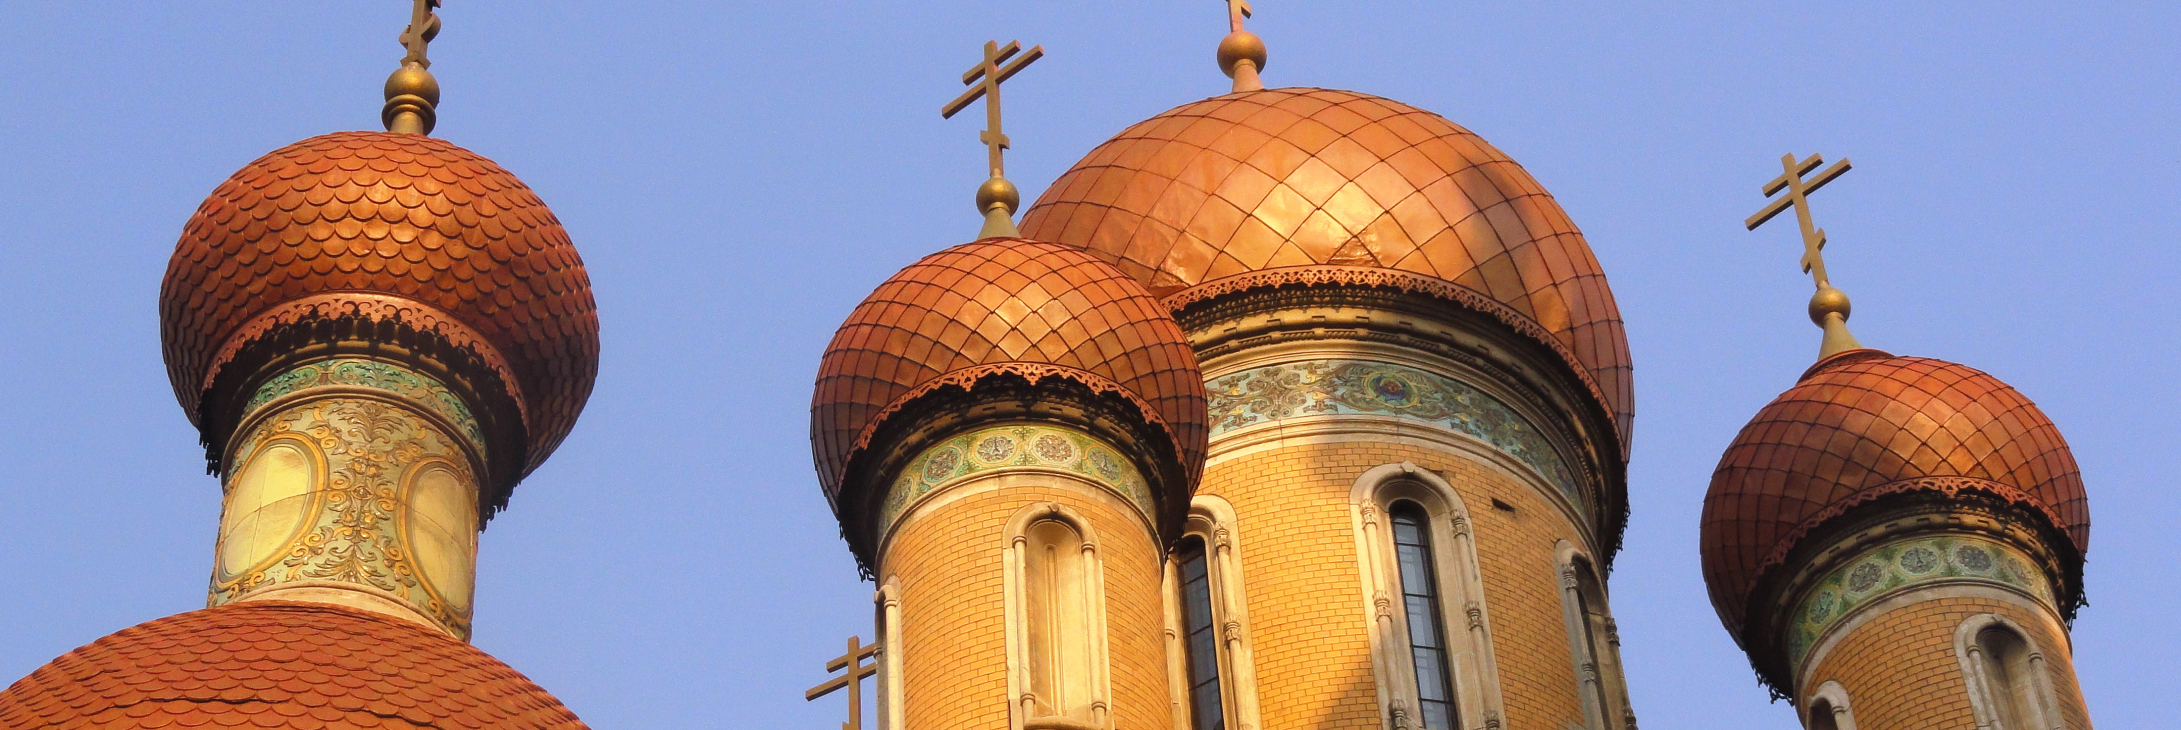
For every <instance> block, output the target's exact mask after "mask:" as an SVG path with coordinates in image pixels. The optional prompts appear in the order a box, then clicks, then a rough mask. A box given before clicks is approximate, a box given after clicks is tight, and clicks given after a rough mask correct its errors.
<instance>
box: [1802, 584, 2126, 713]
mask: <svg viewBox="0 0 2181 730" xmlns="http://www.w3.org/2000/svg"><path fill="white" fill-rule="evenodd" d="M1987 613H1996V614H1999V615H2001V616H2005V617H2007V618H2009V619H2012V620H2013V621H2014V622H2015V623H2016V624H2017V625H2020V626H2021V627H2022V628H2023V629H2025V630H2027V631H2029V632H2030V633H2031V636H2030V637H2029V638H2030V640H2031V641H2034V642H2036V643H2037V645H2038V647H2040V648H2041V649H2043V650H2044V655H2045V661H2046V663H2047V664H2048V665H2049V666H2051V667H2052V668H2053V670H2054V671H2053V676H2052V688H2053V693H2054V694H2055V695H2057V696H2058V697H2059V700H2060V714H2061V717H2062V719H2063V720H2064V721H2065V722H2066V723H2067V727H2069V728H2080V729H2081V730H2089V727H2090V720H2089V717H2088V715H2087V713H2086V712H2085V711H2084V705H2083V699H2082V690H2081V688H2080V687H2078V686H2077V685H2076V683H2075V666H2074V658H2073V655H2072V653H2071V652H2070V651H2069V648H2068V640H2067V637H2066V636H2065V635H2063V634H2061V633H2060V632H2059V629H2058V628H2057V627H2056V626H2055V625H2054V624H2053V623H2052V620H2051V619H2050V618H2048V617H2046V616H2044V615H2042V613H2043V612H2041V611H2032V610H2030V609H2028V608H2024V607H2023V606H2021V605H2020V604H2016V603H2010V602H2007V601H2002V600H1998V599H1994V598H1978V597H1946V598H1933V599H1931V600H1927V601H1922V602H1918V603H1915V604H1911V605H1908V606H1903V607H1901V608H1897V609H1894V610H1892V611H1889V612H1887V613H1884V614H1881V615H1879V616H1878V617H1876V618H1873V619H1871V620H1870V621H1867V622H1865V623H1864V624H1863V625H1861V626H1857V627H1855V629H1854V630H1853V631H1851V632H1849V633H1848V635H1847V636H1846V637H1844V638H1842V639H1841V640H1840V642H1839V643H1837V644H1834V645H1833V648H1832V650H1831V652H1829V653H1827V654H1826V655H1825V657H1824V661H1822V662H1820V663H1819V664H1818V667H1817V669H1816V671H1813V672H1811V673H1810V676H1808V677H1805V678H1804V680H1803V688H1802V696H1803V697H1808V696H1810V694H1811V693H1813V692H1816V691H1817V688H1818V687H1819V686H1820V685H1823V684H1824V683H1825V682H1826V681H1828V680H1830V681H1835V682H1839V683H1840V685H1841V687H1843V688H1845V689H1846V690H1847V691H1848V708H1849V710H1850V712H1852V713H1853V714H1854V716H1855V726H1856V727H1857V728H1859V729H1860V730H1974V728H1976V716H1975V714H1974V713H1973V712H1972V711H1971V710H1970V707H1969V687H1968V684H1967V681H1966V680H1965V679H1964V678H1963V677H1962V672H1961V661H1960V660H1959V659H1958V658H1956V657H1955V654H1954V632H1955V629H1956V628H1957V627H1959V626H1961V623H1962V622H1963V621H1966V620H1968V619H1969V618H1970V617H1972V616H1976V615H1980V614H1987ZM1806 704H1807V703H1806Z"/></svg>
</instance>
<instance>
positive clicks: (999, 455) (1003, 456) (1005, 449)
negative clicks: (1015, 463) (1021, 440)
mask: <svg viewBox="0 0 2181 730" xmlns="http://www.w3.org/2000/svg"><path fill="white" fill-rule="evenodd" d="M1014 455H1015V440H1014V439H1011V438H1008V437H1006V436H999V435H993V436H987V437H985V440H983V441H979V442H977V460H979V461H982V462H985V463H987V464H997V463H999V462H1002V461H1006V460H1007V457H1010V456H1014Z"/></svg>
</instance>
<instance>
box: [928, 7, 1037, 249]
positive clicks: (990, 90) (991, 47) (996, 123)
mask: <svg viewBox="0 0 2181 730" xmlns="http://www.w3.org/2000/svg"><path fill="white" fill-rule="evenodd" d="M1018 53H1020V54H1021V57H1019V58H1018V57H1016V54H1018ZM1044 57H1045V47H1044V46H1031V47H1030V50H1029V51H1028V52H1026V53H1025V52H1023V50H1022V44H1021V43H1020V42H1017V41H1008V42H1007V46H1006V47H1004V48H1003V47H1001V46H1000V44H999V42H998V41H985V44H984V60H983V61H981V62H978V64H977V65H976V66H972V67H970V69H969V71H968V72H965V73H963V74H962V84H963V85H966V86H969V87H971V88H970V90H968V91H965V92H962V95H961V96H957V97H954V100H953V101H950V102H947V104H946V106H942V107H940V108H939V116H940V118H943V119H952V118H954V114H955V113H956V112H959V111H961V110H962V109H963V108H964V107H967V106H969V105H970V103H971V102H974V101H976V100H978V99H984V119H985V129H984V131H983V132H980V133H978V134H977V139H980V140H983V141H984V144H985V150H986V154H987V158H988V160H989V161H990V163H991V164H990V165H989V167H991V169H992V179H990V180H986V181H985V183H984V185H982V186H979V187H978V188H977V210H978V211H979V212H981V213H983V214H984V216H985V224H984V230H983V231H982V232H980V233H979V234H978V236H977V238H979V239H985V238H992V237H994V236H1015V235H1019V233H1018V232H1017V231H1016V230H1015V219H1014V215H1015V207H1016V206H1019V205H1021V204H1022V194H1021V193H1020V192H1018V191H1016V190H1015V185H1014V183H1010V182H1008V181H1007V174H1006V172H1007V160H1006V150H1007V147H1008V145H1007V134H1006V133H1004V132H1002V131H1000V84H1001V83H1003V82H1005V81H1007V80H1008V79H1011V78H1014V77H1015V74H1018V73H1022V70H1023V69H1024V68H1027V67H1029V65H1030V64H1031V63H1033V62H1035V61H1037V60H1038V59H1040V58H1044ZM1010 59H1012V60H1010ZM1001 64H1006V65H1004V66H1003V65H1001Z"/></svg>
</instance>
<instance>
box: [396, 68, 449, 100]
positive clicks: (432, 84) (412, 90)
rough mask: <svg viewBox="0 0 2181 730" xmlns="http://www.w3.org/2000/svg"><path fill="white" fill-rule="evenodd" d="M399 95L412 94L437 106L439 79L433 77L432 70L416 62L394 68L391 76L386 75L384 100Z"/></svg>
mask: <svg viewBox="0 0 2181 730" xmlns="http://www.w3.org/2000/svg"><path fill="white" fill-rule="evenodd" d="M401 96H414V97H417V98H420V99H423V100H424V101H425V103H428V104H431V105H433V106H438V105H439V79H436V78H433V77H432V72H430V71H426V70H424V67H422V66H418V65H416V64H407V65H404V66H402V67H401V68H398V69H395V70H394V74H393V75H392V76H388V77H386V100H387V101H393V100H394V99H395V98H396V97H401Z"/></svg>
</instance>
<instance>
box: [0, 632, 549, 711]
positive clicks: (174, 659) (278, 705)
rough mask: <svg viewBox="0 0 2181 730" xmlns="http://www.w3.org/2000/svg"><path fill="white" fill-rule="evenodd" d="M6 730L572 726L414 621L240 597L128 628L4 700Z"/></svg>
mask: <svg viewBox="0 0 2181 730" xmlns="http://www.w3.org/2000/svg"><path fill="white" fill-rule="evenodd" d="M0 727H6V728H10V730H29V729H30V728H55V729H59V728H90V727H96V728H101V729H102V730H124V729H128V728H143V729H145V730H151V729H154V728H167V729H170V730H172V729H184V730H186V729H189V728H271V729H281V728H293V729H295V730H318V729H320V728H324V729H327V730H347V729H348V728H384V729H401V730H410V729H414V728H437V729H439V730H457V729H458V728H459V729H463V730H503V729H504V730H518V729H521V730H533V729H535V730H580V729H581V728H583V727H585V726H584V724H583V722H582V721H581V720H578V719H576V716H575V715H574V714H573V713H570V712H569V711H568V709H567V708H566V707H563V706H561V704H560V701H559V700H557V699H554V698H553V696H552V695H551V694H548V693H546V691H545V690H543V689H539V688H538V686H537V685H536V684H532V683H531V682H530V680H529V679H528V678H525V677H524V676H523V675H522V674H521V673H519V672H516V671H515V670H514V669H511V668H509V667H508V666H507V665H506V664H503V663H501V662H500V660H498V659H494V658H492V656H491V655H489V654H486V653H484V652H482V651H479V650H477V649H476V648H475V647H472V646H470V645H469V644H465V643H462V642H461V641H459V640H456V639H454V638H452V637H449V636H447V635H446V634H442V633H439V632H437V631H433V630H431V629H428V628H425V627H423V626H421V625H418V624H413V623H410V622H407V621H402V620H399V619H394V618H388V617H384V616H379V615H377V614H372V613H366V612H363V611H358V610H355V609H348V608H339V607H335V606H328V605H323V604H311V603H292V602H276V601H245V602H242V603H231V604H227V605H225V606H221V607H218V608H208V609H204V610H200V611H191V612H189V613H184V614H178V615H174V616H168V617H166V618H162V619H158V620H155V621H148V622H145V623H142V624H138V625H136V626H133V627H130V628H127V629H123V630H121V631H120V632H118V633H115V634H113V635H111V636H107V637H105V638H103V639H99V640H98V641H94V642H92V643H90V644H89V645H86V646H84V647H82V648H79V649H77V650H75V651H71V652H69V653H67V654H64V655H62V656H61V657H60V658H58V659H55V660H53V661H52V663H50V664H47V665H45V666H43V667H40V668H38V670H37V671H36V672H32V673H31V675H30V676H28V677H24V678H23V679H22V680H21V681H18V682H16V683H15V684H14V686H11V687H9V688H8V689H7V691H5V692H0Z"/></svg>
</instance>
